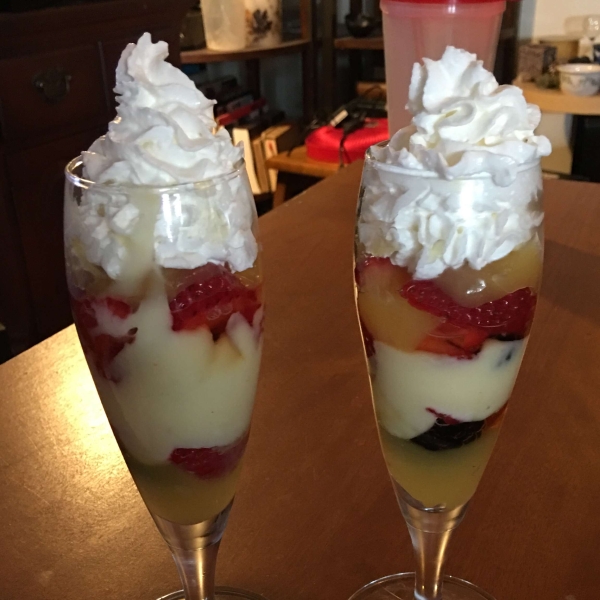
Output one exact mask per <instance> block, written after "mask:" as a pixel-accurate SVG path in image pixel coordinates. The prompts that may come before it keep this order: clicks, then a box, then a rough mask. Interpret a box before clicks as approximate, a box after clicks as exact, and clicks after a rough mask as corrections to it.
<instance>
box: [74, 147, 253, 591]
mask: <svg viewBox="0 0 600 600" xmlns="http://www.w3.org/2000/svg"><path fill="white" fill-rule="evenodd" d="M64 215H65V221H64V224H65V258H66V267H67V281H68V286H69V292H70V296H71V305H72V310H73V316H74V320H75V324H76V327H77V332H78V334H79V339H80V342H81V346H82V348H83V351H84V353H85V357H86V359H87V363H88V366H89V368H90V371H91V374H92V376H93V379H94V383H95V385H96V389H97V390H98V394H99V396H100V399H101V401H102V404H103V406H104V410H105V412H106V415H107V417H108V420H109V422H110V425H111V427H112V430H113V432H114V435H115V437H116V440H117V442H118V444H119V447H120V449H121V452H122V453H123V457H124V459H125V462H126V463H127V466H128V468H129V471H130V472H131V475H132V477H133V480H134V482H135V484H136V486H137V488H138V490H139V492H140V494H141V496H142V498H143V500H144V502H145V504H146V506H147V508H148V510H149V511H150V514H151V515H152V518H153V519H154V521H155V523H156V526H157V527H158V529H159V531H160V533H161V534H162V535H163V537H164V539H165V541H166V542H167V544H168V546H169V549H170V550H171V553H172V555H173V558H174V560H175V563H176V566H177V569H178V572H179V575H180V578H181V582H182V584H183V590H182V591H180V592H175V593H173V594H171V595H169V596H168V598H169V600H175V599H176V598H178V599H179V598H181V599H183V598H185V600H213V599H215V598H230V597H236V598H239V597H243V598H261V596H258V595H257V594H252V593H249V592H243V591H241V590H236V589H233V588H215V584H214V578H215V566H216V559H217V552H218V548H219V542H220V540H221V537H222V535H223V532H224V529H225V526H226V523H227V518H228V515H229V511H230V509H231V505H232V502H233V497H234V493H235V489H236V483H237V480H238V478H239V474H240V469H241V462H242V457H243V454H244V449H245V447H246V442H247V440H248V434H249V429H250V419H251V415H252V408H253V404H254V397H255V392H256V386H257V380H258V373H259V366H260V359H261V348H262V316H263V308H262V305H263V300H262V283H261V282H262V279H261V270H260V261H259V249H260V248H259V245H258V243H257V241H256V234H257V216H256V209H255V204H254V199H253V196H252V193H251V190H250V186H249V184H248V181H247V176H246V171H245V168H244V165H243V162H240V163H239V164H237V165H235V168H234V169H233V171H232V172H231V173H228V174H226V175H223V176H219V177H215V178H212V179H210V180H207V181H199V182H197V183H189V184H183V185H177V186H172V187H151V186H135V185H131V186H123V185H107V184H97V183H94V182H91V181H87V180H85V179H84V178H83V177H82V161H81V159H80V158H76V159H74V160H73V161H72V162H71V163H69V165H68V166H67V169H66V186H65V205H64ZM242 255H243V256H244V257H245V261H244V260H242V259H240V256H242ZM207 257H210V260H207ZM248 261H250V263H249V264H248Z"/></svg>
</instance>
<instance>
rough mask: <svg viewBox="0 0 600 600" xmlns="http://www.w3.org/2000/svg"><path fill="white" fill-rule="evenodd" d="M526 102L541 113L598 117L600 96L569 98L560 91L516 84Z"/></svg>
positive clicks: (529, 84) (533, 85)
mask: <svg viewBox="0 0 600 600" xmlns="http://www.w3.org/2000/svg"><path fill="white" fill-rule="evenodd" d="M515 85H518V86H519V87H520V88H521V89H522V90H523V94H524V96H525V99H526V100H527V102H530V103H531V104H537V105H538V106H539V107H540V110H541V111H542V112H552V113H566V114H569V115H600V94H596V95H595V96H571V95H570V94H565V93H564V92H561V91H560V90H546V89H543V88H539V87H537V85H535V83H518V82H516V81H515Z"/></svg>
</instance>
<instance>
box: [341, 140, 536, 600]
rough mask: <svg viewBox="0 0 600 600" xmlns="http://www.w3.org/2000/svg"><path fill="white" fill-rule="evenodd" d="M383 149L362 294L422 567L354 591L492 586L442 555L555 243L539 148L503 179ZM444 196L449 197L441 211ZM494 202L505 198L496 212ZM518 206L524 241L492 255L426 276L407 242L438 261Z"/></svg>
mask: <svg viewBox="0 0 600 600" xmlns="http://www.w3.org/2000/svg"><path fill="white" fill-rule="evenodd" d="M376 150H377V149H376ZM377 156H378V153H377V152H375V151H374V150H373V149H371V150H369V152H368V153H367V159H366V163H365V166H364V171H363V179H362V184H361V190H360V197H359V205H358V215H357V228H356V290H357V294H356V298H357V308H358V313H359V317H360V322H361V328H362V333H363V339H364V344H365V350H366V354H367V356H368V362H369V372H370V380H371V388H372V394H373V403H374V408H375V414H376V418H377V425H378V429H379V436H380V441H381V446H382V449H383V454H384V457H385V461H386V463H387V467H388V471H389V474H390V476H391V479H392V483H393V487H394V491H395V493H396V496H397V499H398V502H399V504H400V508H401V510H402V514H403V516H404V518H405V520H406V523H407V525H408V529H409V532H410V536H411V539H412V543H413V548H414V553H415V557H416V561H417V569H416V573H404V574H400V575H391V576H389V577H385V578H383V579H380V580H378V581H375V582H373V583H371V584H369V585H367V586H366V587H364V588H362V589H361V590H359V591H358V592H357V593H356V594H355V595H354V596H352V598H353V600H356V599H360V600H363V599H366V598H368V599H369V600H373V599H382V600H383V599H384V598H385V599H386V600H387V599H389V597H390V593H391V594H392V595H393V596H394V597H396V598H398V599H399V600H412V599H413V598H415V599H417V600H441V599H443V600H466V599H481V598H487V599H490V598H491V596H490V595H489V594H487V593H486V592H484V591H482V590H479V589H478V588H477V587H476V586H474V585H472V584H470V583H468V582H465V581H463V580H460V579H456V578H453V577H448V576H446V577H444V575H443V567H444V559H445V556H446V549H447V546H448V542H449V540H450V536H451V533H452V530H453V529H454V528H455V527H457V526H458V525H459V523H460V522H461V520H462V518H463V516H464V514H465V511H466V508H467V505H468V503H469V500H470V498H471V497H472V495H473V493H474V492H475V489H476V487H477V485H478V483H479V480H480V478H481V476H482V473H483V470H484V468H485V466H486V464H487V462H488V459H489V457H490V454H491V452H492V449H493V447H494V444H495V442H496V439H497V437H498V433H499V430H500V426H501V424H502V421H503V418H504V414H505V410H506V403H507V401H508V399H509V396H510V395H511V392H512V388H513V385H514V383H515V380H516V377H517V373H518V371H519V367H520V365H521V360H522V358H523V353H524V351H525V346H526V344H527V340H528V337H529V330H530V327H531V322H532V319H533V313H534V310H535V305H536V298H537V291H538V286H539V282H540V276H541V268H542V252H543V231H542V227H541V223H542V219H543V213H542V206H541V189H542V185H541V172H540V166H539V162H536V163H533V164H528V165H524V166H523V167H522V168H521V169H520V171H519V172H518V174H517V176H516V180H515V181H514V182H513V183H512V184H510V185H509V186H507V187H500V186H497V185H496V184H495V183H494V181H493V180H492V179H491V178H490V177H488V176H479V177H470V178H468V179H456V180H453V181H451V180H446V179H441V178H438V177H437V176H435V175H433V174H426V173H425V174H424V173H423V172H422V171H421V172H418V171H410V170H407V169H403V168H400V167H396V166H393V165H390V164H386V163H385V162H379V161H378V160H377V158H376V157H377ZM432 206H437V207H439V210H437V213H436V215H437V216H434V217H432V218H431V219H428V218H427V217H426V214H427V211H428V210H429V209H430V208H431V207H432ZM491 206H495V207H500V208H498V209H497V212H496V213H493V212H491V211H490V207H491ZM502 207H504V208H503V209H502ZM448 215H451V216H453V217H456V218H455V219H453V220H450V219H446V217H447V216H448ZM392 217H393V218H392ZM438 217H439V218H438ZM515 219H518V224H519V228H520V229H519V231H520V232H521V239H520V240H518V243H516V244H515V240H514V239H511V238H510V236H507V237H506V240H505V241H504V243H505V244H506V246H505V247H511V248H512V249H511V251H510V252H508V253H506V251H504V252H502V251H500V254H501V257H500V258H499V259H496V260H491V261H489V262H487V264H485V265H484V266H482V267H481V268H480V269H475V268H474V267H472V266H470V263H468V262H465V263H464V264H463V265H462V266H461V267H460V268H456V269H445V270H444V271H443V272H442V273H441V275H439V276H437V277H435V278H430V279H417V278H416V277H415V275H414V271H415V262H416V259H415V261H412V259H411V257H410V256H409V255H408V254H405V255H401V253H396V250H397V249H398V247H403V243H402V240H405V241H406V242H407V244H406V247H409V246H411V240H412V241H415V240H416V241H417V242H418V244H420V245H422V247H423V248H424V253H423V254H421V257H420V260H422V261H424V262H425V263H427V262H428V261H429V263H433V262H434V261H436V260H438V259H440V258H441V257H442V256H443V253H444V252H460V251H462V250H464V248H465V246H464V245H465V244H473V243H477V244H480V246H479V247H480V248H481V250H482V252H483V251H484V248H485V244H486V238H490V237H492V236H498V235H503V231H504V227H505V225H506V224H507V223H509V222H511V223H513V224H515V223H517V221H515ZM452 223H453V224H452ZM469 228H476V229H477V231H475V230H473V231H470V230H469ZM511 230H512V231H513V232H514V227H513V228H512V229H511ZM472 233H474V234H476V235H474V236H473V235H470V234H472ZM436 238H437V240H436ZM428 243H431V247H427V244H428ZM511 244H512V246H511ZM399 263H400V264H404V265H405V266H398V264H399Z"/></svg>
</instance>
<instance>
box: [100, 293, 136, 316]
mask: <svg viewBox="0 0 600 600" xmlns="http://www.w3.org/2000/svg"><path fill="white" fill-rule="evenodd" d="M104 303H105V304H106V306H107V308H108V310H110V312H111V313H112V314H113V315H115V317H119V319H126V318H127V317H128V316H129V315H130V314H131V313H132V312H134V311H133V309H132V308H131V306H130V305H129V304H127V302H125V300H120V299H118V298H111V297H107V298H104Z"/></svg>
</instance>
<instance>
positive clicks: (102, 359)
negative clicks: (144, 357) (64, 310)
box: [71, 297, 137, 382]
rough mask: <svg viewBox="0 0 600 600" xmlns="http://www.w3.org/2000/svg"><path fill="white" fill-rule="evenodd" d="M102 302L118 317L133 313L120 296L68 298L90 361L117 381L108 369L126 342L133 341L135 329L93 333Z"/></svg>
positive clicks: (103, 373) (106, 377)
mask: <svg viewBox="0 0 600 600" xmlns="http://www.w3.org/2000/svg"><path fill="white" fill-rule="evenodd" d="M102 305H105V306H106V307H107V308H108V309H109V310H110V312H111V313H112V314H113V315H115V317H118V318H119V319H126V318H127V317H128V316H129V315H130V314H132V313H133V312H134V311H133V309H132V307H131V306H130V305H129V304H128V303H127V302H126V301H125V300H121V299H119V298H112V297H105V298H89V297H84V298H82V299H79V300H76V299H75V298H71V307H72V309H73V316H74V318H75V323H76V324H77V330H78V332H79V336H80V339H81V345H82V347H83V350H84V352H85V353H86V354H87V355H88V356H89V357H90V358H91V360H93V362H94V364H95V365H96V368H97V369H98V372H99V373H100V375H102V376H103V377H104V378H105V379H108V380H110V381H115V382H116V381H118V379H119V378H118V376H117V375H116V374H115V373H114V372H112V371H111V363H112V361H113V360H114V359H115V357H116V356H117V355H118V354H119V352H121V350H123V348H124V347H125V345H126V344H132V343H133V342H134V341H135V334H136V333H137V328H135V327H133V328H132V329H130V330H129V331H128V332H127V333H126V334H125V335H122V336H112V335H109V334H107V333H97V332H95V331H94V330H95V329H96V328H97V327H98V319H97V318H96V308H97V307H98V306H102Z"/></svg>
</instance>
